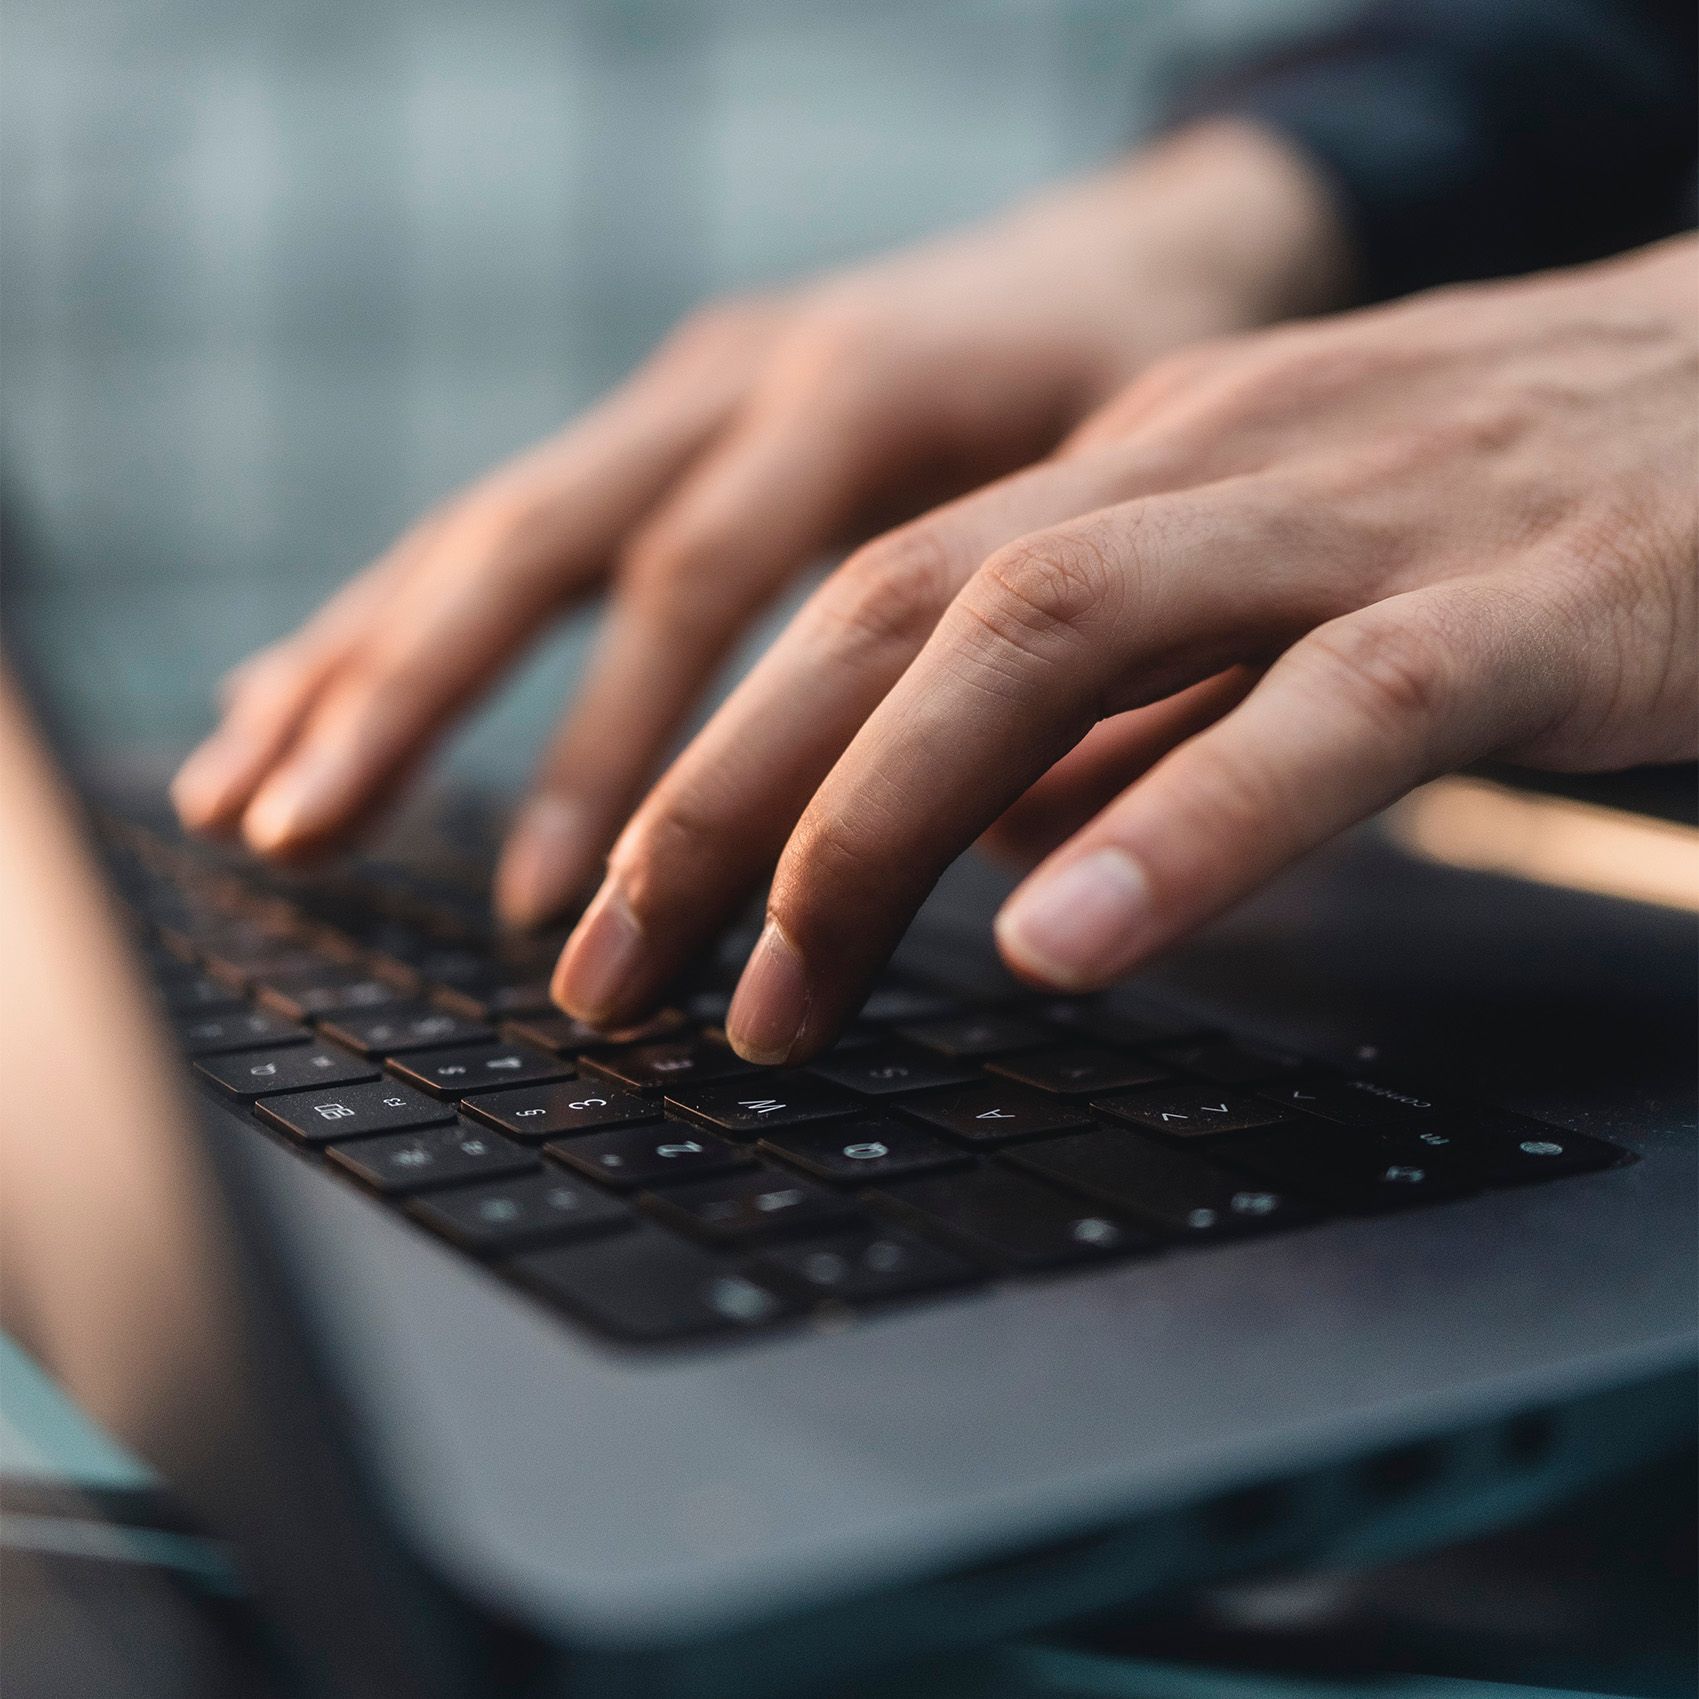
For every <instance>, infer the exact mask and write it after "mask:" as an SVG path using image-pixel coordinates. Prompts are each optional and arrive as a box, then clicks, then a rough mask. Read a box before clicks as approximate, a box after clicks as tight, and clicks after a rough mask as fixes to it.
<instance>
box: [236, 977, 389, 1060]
mask: <svg viewBox="0 0 1699 1699" xmlns="http://www.w3.org/2000/svg"><path fill="white" fill-rule="evenodd" d="M254 994H255V996H256V997H258V998H259V1000H260V1002H261V1003H263V1004H264V1005H265V1006H266V1007H267V1008H268V1009H272V1010H275V1011H276V1013H278V1014H280V1015H282V1016H283V1017H284V1019H285V1020H291V1021H310V1020H314V1019H316V1018H317V1017H318V1016H320V1015H330V1014H336V1013H339V1012H342V1011H347V1012H349V1013H355V1012H358V1011H359V1010H362V1009H379V1008H384V1007H386V1006H387V1005H389V1004H391V1003H398V1002H400V1001H401V993H400V992H399V991H398V990H397V989H396V988H395V986H393V985H392V984H391V983H390V982H389V981H388V980H387V979H379V978H377V976H376V975H374V974H370V973H367V972H365V971H364V970H363V969H361V968H356V967H348V966H340V965H335V964H331V965H321V966H320V967H319V968H317V969H315V970H314V971H313V972H311V973H295V974H286V975H278V976H277V977H275V978H270V979H267V980H266V981H265V982H264V983H263V984H261V985H259V986H257V987H256V988H255V993H254ZM339 1042H346V1041H345V1040H339Z"/></svg>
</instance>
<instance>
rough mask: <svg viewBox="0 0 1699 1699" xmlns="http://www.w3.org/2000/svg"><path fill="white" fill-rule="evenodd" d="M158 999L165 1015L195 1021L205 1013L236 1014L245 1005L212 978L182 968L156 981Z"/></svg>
mask: <svg viewBox="0 0 1699 1699" xmlns="http://www.w3.org/2000/svg"><path fill="white" fill-rule="evenodd" d="M159 1000H160V1002H161V1003H163V1004H164V1006H165V1012H166V1014H168V1015H179V1016H185V1017H193V1018H194V1019H195V1020H197V1021H199V1020H205V1019H206V1018H207V1017H208V1016H209V1015H233V1014H239V1013H241V1012H242V1011H243V1010H244V1009H245V1008H246V1007H247V1005H246V1004H245V1003H243V1001H242V999H241V998H240V997H238V996H236V995H235V994H234V993H232V992H231V991H230V990H228V989H227V988H226V987H225V986H222V985H220V984H219V983H218V981H217V980H216V979H208V978H207V976H206V975H205V974H204V973H190V972H186V971H185V972H182V973H181V974H180V976H173V977H172V978H171V979H170V980H167V981H163V982H162V983H161V984H160V987H159Z"/></svg>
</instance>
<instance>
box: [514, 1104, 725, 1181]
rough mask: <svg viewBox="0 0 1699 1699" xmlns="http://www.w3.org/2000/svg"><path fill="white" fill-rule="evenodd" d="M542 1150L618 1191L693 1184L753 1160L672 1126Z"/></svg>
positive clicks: (711, 1137)
mask: <svg viewBox="0 0 1699 1699" xmlns="http://www.w3.org/2000/svg"><path fill="white" fill-rule="evenodd" d="M543 1149H544V1150H546V1151H547V1152H548V1154H549V1155H550V1156H552V1157H554V1158H555V1160H556V1161H557V1162H564V1163H566V1164H567V1166H568V1167H570V1168H576V1169H577V1170H578V1172H579V1173H580V1174H588V1175H590V1176H591V1178H592V1179H596V1180H600V1181H601V1182H602V1184H603V1185H605V1186H614V1187H617V1188H618V1189H619V1190H621V1191H635V1190H637V1189H638V1188H640V1187H644V1186H660V1185H667V1184H671V1183H672V1182H674V1181H679V1180H698V1179H701V1178H703V1177H704V1176H706V1175H709V1174H723V1173H726V1172H728V1171H730V1170H731V1169H733V1168H743V1167H747V1166H748V1165H749V1164H750V1163H751V1162H752V1161H753V1160H754V1159H753V1158H752V1157H751V1156H750V1155H749V1153H748V1152H747V1151H745V1150H743V1149H741V1148H740V1147H739V1146H737V1145H735V1144H727V1143H726V1141H725V1140H724V1139H722V1138H720V1137H719V1136H718V1135H717V1134H714V1133H704V1132H699V1131H698V1130H697V1129H696V1128H695V1127H683V1126H680V1125H679V1123H678V1122H677V1121H657V1122H651V1123H650V1124H649V1125H648V1126H646V1127H618V1128H614V1129H612V1130H611V1131H609V1132H605V1133H588V1134H586V1135H585V1136H584V1137H582V1138H573V1139H559V1140H557V1141H556V1142H555V1143H553V1144H547V1145H544V1146H543Z"/></svg>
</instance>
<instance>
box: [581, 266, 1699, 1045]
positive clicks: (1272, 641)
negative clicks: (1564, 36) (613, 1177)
mask: <svg viewBox="0 0 1699 1699" xmlns="http://www.w3.org/2000/svg"><path fill="white" fill-rule="evenodd" d="M1696 260H1699V239H1691V238H1683V239H1680V240H1677V241H1673V242H1668V243H1664V244H1662V245H1659V246H1657V247H1654V248H1651V249H1647V250H1643V251H1642V252H1640V253H1637V254H1634V255H1631V256H1629V257H1627V258H1624V259H1620V260H1616V261H1611V262H1608V263H1606V264H1601V265H1597V266H1592V267H1587V268H1584V269H1581V270H1577V271H1573V272H1568V273H1562V274H1552V275H1548V276H1545V277H1541V278H1536V279H1533V280H1529V281H1519V282H1513V283H1501V284H1492V285H1484V286H1475V287H1470V288H1464V289H1454V290H1444V291H1440V292H1436V293H1434V294H1431V295H1426V296H1420V297H1416V298H1414V299H1411V300H1409V301H1406V302H1402V303H1399V304H1396V305H1393V306H1390V307H1384V308H1378V309H1374V310H1370V311H1366V312H1361V313H1356V314H1351V315H1348V316H1343V317H1339V318H1336V319H1332V320H1327V321H1322V322H1317V323H1312V324H1308V325H1301V326H1297V327H1293V328H1288V329H1283V330H1276V331H1272V332H1266V333H1260V334H1256V335H1251V336H1245V337H1239V338H1235V339H1233V340H1230V341H1226V342H1222V343H1217V344H1215V345H1213V346H1209V347H1205V348H1203V349H1200V350H1196V351H1193V352H1189V353H1186V354H1183V355H1181V356H1179V357H1177V358H1174V359H1171V360H1169V361H1167V362H1165V363H1162V364H1160V365H1159V366H1157V367H1156V368H1154V369H1153V370H1152V371H1151V372H1150V373H1149V374H1148V375H1146V376H1145V377H1143V378H1141V379H1140V380H1139V381H1138V382H1136V383H1135V384H1134V385H1133V386H1132V387H1131V388H1130V389H1128V390H1127V391H1126V392H1125V393H1123V394H1122V395H1121V396H1120V397H1119V398H1118V399H1117V400H1116V401H1114V402H1112V403H1111V404H1110V405H1109V406H1108V407H1107V408H1105V409H1104V410H1103V411H1101V412H1100V413H1099V414H1098V415H1096V417H1095V418H1093V419H1092V420H1091V421H1089V422H1088V423H1087V424H1086V425H1085V426H1084V427H1083V428H1082V429H1081V430H1079V431H1078V432H1077V433H1076V434H1075V436H1074V437H1073V439H1072V440H1071V441H1070V442H1069V443H1068V444H1067V445H1065V446H1064V448H1063V449H1062V450H1061V451H1060V452H1059V453H1058V454H1057V455H1056V456H1054V457H1053V458H1051V459H1049V460H1047V461H1045V462H1043V463H1041V464H1039V465H1037V466H1035V467H1033V468H1031V469H1029V470H1027V471H1025V472H1022V473H1019V474H1016V475H1015V476H1013V477H1010V478H1006V479H1004V480H1002V481H1000V482H998V483H996V484H993V485H990V486H989V487H987V488H985V489H983V490H981V491H979V492H977V493H975V494H973V495H971V496H967V497H964V498H962V499H961V500H959V501H956V502H954V503H952V504H950V505H948V506H946V507H943V508H941V509H938V510H937V511H935V512H933V513H932V514H930V515H928V516H926V517H925V518H923V519H920V520H917V521H915V522H914V523H912V524H910V525H907V526H904V527H903V528H901V529H899V530H897V531H893V532H890V533H888V534H887V535H886V536H884V537H883V538H881V539H879V540H877V541H875V542H873V543H871V544H869V545H868V546H867V547H865V548H863V549H862V550H860V551H859V552H858V553H857V554H855V555H854V556H852V557H851V558H850V560H849V561H848V562H847V563H846V564H845V565H844V566H843V567H842V568H841V569H840V570H839V571H838V572H837V573H836V574H835V575H834V576H833V578H832V579H830V580H829V581H828V582H827V583H826V585H825V586H823V587H822V589H821V590H820V591H819V592H818V593H817V594H816V595H815V596H814V597H813V598H812V600H811V601H810V602H809V604H808V605H807V606H806V607H805V608H804V609H803V610H802V612H801V613H799V614H798V616H797V617H796V619H795V620H794V621H793V623H792V624H791V626H790V627H789V629H788V631H787V632H786V633H785V635H784V636H783V637H782V638H781V639H780V641H779V642H778V643H777V644H776V645H775V646H774V647H773V649H772V650H771V651H770V652H769V653H768V655H767V656H766V657H765V658H764V660H763V661H762V663H761V664H760V665H759V666H758V667H757V668H756V670H755V671H754V672H753V673H752V674H751V675H750V676H749V677H748V678H747V679H746V680H745V682H744V683H743V685H742V686H741V688H740V689H739V690H738V691H737V692H736V693H735V694H734V695H733V697H732V698H731V700H730V701H729V702H727V704H726V705H725V706H724V707H723V708H722V710H721V711H720V712H719V713H718V715H716V717H715V718H714V719H713V721H712V722H711V723H710V724H709V726H708V727H707V728H706V729H705V730H704V731H703V732H702V733H701V735H700V736H699V737H697V739H696V740H695V742H694V743H693V744H692V745H691V746H690V747H689V748H688V749H687V750H686V751H685V752H684V754H683V755H682V756H681V757H680V758H679V760H678V761H677V762H676V763H675V764H674V766H673V767H672V769H671V770H670V771H669V772H668V773H667V775H666V776H665V777H664V778H663V779H662V781H661V782H660V784H659V785H658V786H657V787H656V788H655V789H654V790H653V791H652V792H651V794H650V795H649V797H648V799H647V800H646V801H645V802H644V803H643V805H642V806H641V807H640V808H639V810H638V812H637V813H636V815H635V816H634V817H633V819H632V820H631V822H630V824H629V825H628V827H627V828H626V830H625V831H624V833H623V834H622V836H621V837H620V839H619V842H618V844H617V845H616V847H615V849H614V852H613V855H612V857H611V859H610V863H609V871H608V876H607V879H606V882H605V883H604V884H603V886H602V889H601V891H600V893H599V894H598V896H597V898H596V901H595V902H594V903H593V904H592V906H591V908H590V910H589V912H588V913H587V914H586V916H585V918H584V920H583V922H582V923H581V924H580V926H579V928H578V930H577V931H576V932H575V933H574V934H573V937H572V938H571V940H570V941H569V943H568V945H567V947H566V951H565V953H564V954H563V956H562V958H561V963H560V967H559V969H558V971H557V975H556V980H555V993H556V996H557V997H558V999H559V1000H560V1001H561V1002H562V1003H563V1004H564V1005H565V1007H566V1008H568V1009H569V1010H570V1011H571V1012H572V1013H574V1014H576V1015H579V1016H581V1017H583V1018H585V1019H587V1020H591V1021H594V1022H596V1023H598V1024H601V1025H617V1024H619V1023H621V1022H624V1021H628V1020H630V1019H632V1018H634V1017H635V1016H637V1015H638V1014H640V1013H641V1012H642V1011H643V1009H644V1007H645V1005H646V1004H647V1003H648V1002H650V1001H651V1000H652V999H653V998H654V997H656V996H657V995H658V994H659V992H660V991H661V990H662V988H663V987H664V985H665V983H666V981H667V979H668V978H669V977H670V976H671V974H672V973H674V972H675V971H676V970H677V969H678V968H679V967H680V966H681V965H682V963H683V962H684V961H685V960H686V959H687V958H688V956H689V955H690V954H691V953H692V952H693V951H694V950H696V949H697V948H699V947H700V946H701V945H702V943H703V942H704V941H705V940H706V938H707V937H708V936H709V935H710V934H711V933H712V931H713V930H714V929H715V928H716V927H717V926H718V925H719V924H721V923H722V922H723V920H724V919H725V917H726V916H727V914H728V913H729V912H731V911H732V910H733V909H734V908H735V906H736V905H737V904H738V903H739V901H740V900H741V899H743V898H744V897H745V896H746V895H747V893H748V891H749V890H750V889H751V888H752V887H754V886H755V885H756V884H757V883H758V882H759V881H760V880H761V879H762V877H763V876H764V875H765V874H767V872H768V871H769V870H770V869H771V868H772V867H773V865H774V862H775V858H776V861H777V871H776V873H775V874H774V876H773V879H772V885H771V895H770V898H769V905H768V924H767V926H766V929H765V930H764V932H763V934H762V937H761V941H760V942H759V944H758V945H757V946H756V949H755V952H754V954H753V956H752V957H751V959H750V963H749V965H748V967H747V968H746V969H745V972H744V975H743V979H742V981H741V983H740V985H739V988H738V992H737V996H736V999H735V1001H734V1003H733V1006H732V1011H731V1015H730V1017H729V1020H728V1031H729V1036H730V1038H731V1041H732V1043H733V1044H734V1046H735V1047H736V1048H737V1050H738V1051H739V1053H740V1054H742V1055H744V1056H745V1057H747V1058H749V1059H750V1060H753V1061H757V1062H764V1063H782V1062H796V1061H799V1060H801V1059H803V1058H805V1057H806V1056H808V1055H810V1054H813V1053H814V1052H816V1051H818V1050H819V1049H821V1048H822V1047H823V1046H824V1045H826V1044H827V1043H828V1042H830V1040H831V1038H832V1035H833V1033H834V1032H835V1030H836V1029H837V1027H838V1026H839V1025H840V1024H841V1023H842V1021H843V1020H844V1019H845V1018H846V1017H847V1016H848V1015H849V1014H850V1013H851V1012H852V1011H853V1010H854V1009H855V1008H856V1006H857V1004H858V1002H859V999H860V997H861V995H862V993H863V992H864V990H865V987H866V984H867V982H868V980H869V979H870V977H871V976H872V974H873V973H874V972H875V971H876V969H877V967H878V965H879V963H880V962H881V961H882V959H883V958H884V956H885V955H886V954H887V953H888V951H889V950H890V948H891V947H892V945H893V944H894V943H895V941H896V939H897V938H898V937H899V936H900V934H901V932H902V930H903V928H904V926H905V925H906V924H907V922H908V920H909V918H910V917H911V915H912V913H913V912H914V910H915V908H916V907H917V906H918V905H919V903H920V902H921V900H922V899H923V898H924V897H925V895H926V893H927V891H928V890H929V889H930V888H931V886H932V884H933V882H934V881H935V880H936V878H937V877H938V875H939V873H940V872H941V871H942V870H943V868H944V867H945V866H946V865H947V864H948V863H949V862H950V861H951V860H952V859H953V858H954V857H955V856H956V855H957V854H958V853H959V852H960V851H961V850H962V849H964V848H965V847H966V846H967V845H968V844H969V843H971V842H972V841H973V840H974V839H975V838H976V837H977V836H978V835H979V834H981V833H982V832H984V831H986V830H987V828H989V827H992V826H993V824H994V823H995V822H997V821H998V820H999V817H1001V816H1004V815H1005V813H1006V811H1008V810H1010V809H1011V808H1012V807H1013V808H1015V813H1014V814H1013V815H1011V816H1009V820H1008V823H1007V825H1006V826H1005V828H1004V830H1005V833H1006V835H1019V836H1020V837H1022V838H1023V839H1024V840H1025V841H1027V842H1028V843H1029V844H1036V847H1038V848H1040V849H1047V850H1048V852H1049V853H1048V854H1047V855H1046V857H1045V859H1044V860H1043V862H1042V863H1041V864H1040V865H1039V867H1038V868H1037V870H1036V871H1035V872H1033V873H1032V874H1031V875H1030V876H1029V877H1028V878H1027V880H1026V882H1025V883H1024V884H1023V885H1022V886H1021V888H1020V889H1019V890H1018V891H1017V892H1016V893H1015V895H1014V896H1013V897H1012V898H1011V899H1010V900H1009V902H1008V904H1007V905H1006V906H1005V908H1004V909H1003V912H1002V914H1001V916H1000V917H999V920H998V926H997V936H998V941H999V944H1000V946H1001V949H1002V951H1003V954H1004V957H1005V958H1006V959H1007V961H1008V962H1009V964H1010V965H1011V966H1012V967H1013V968H1014V969H1015V970H1016V971H1017V972H1018V973H1020V974H1021V975H1023V976H1024V977H1026V978H1027V979H1029V980H1032V981H1034V982H1036V983H1038V984H1042V985H1047V986H1054V987H1059V988H1064V989H1067V990H1083V989H1088V988H1092V987H1096V986H1100V985H1103V984H1104V983H1106V982H1108V981H1109V980H1111V979H1113V978H1116V977H1118V976H1119V975H1121V974H1123V973H1125V972H1126V971H1128V970H1129V969H1131V968H1133V967H1134V966H1136V965H1137V964H1138V963H1140V962H1142V961H1143V960H1145V959H1146V958H1147V957H1149V956H1150V955H1152V954H1153V953H1154V952H1156V951H1158V950H1160V949H1162V948H1163V947H1164V946H1165V945H1167V944H1169V943H1172V942H1173V941H1174V940H1176V939H1178V938H1179V937H1181V936H1182V935H1184V934H1185V933H1187V932H1189V931H1190V930H1191V929H1192V928H1194V927H1196V926H1197V925H1199V924H1200V923H1201V922H1202V921H1204V920H1206V919H1208V918H1209V917H1210V916H1211V915H1213V914H1215V913H1216V912H1218V911H1219V910H1221V909H1222V908H1224V907H1225V906H1226V905H1227V904H1229V903H1231V902H1233V901H1234V900H1235V899H1237V898H1239V897H1241V896H1243V895H1245V894H1246V893H1247V892H1248V891H1250V890H1251V889H1253V888H1254V887H1255V886H1257V885H1258V884H1260V883H1262V882H1263V881H1264V880H1266V879H1267V878H1269V877H1270V875H1272V874H1273V873H1275V872H1277V871H1278V870H1279V869H1280V868H1282V867H1283V866H1285V865H1286V864H1287V863H1289V862H1290V861H1292V860H1293V859H1294V858H1295V857H1296V856H1298V855H1300V854H1302V853H1303V852H1304V851H1306V850H1308V849H1310V848H1312V847H1313V846H1315V845H1317V844H1320V843H1321V842H1323V841H1324V840H1325V839H1327V838H1329V837H1330V836H1332V835H1333V834H1335V833H1337V832H1338V831H1340V830H1341V829H1343V828H1344V827H1346V826H1348V825H1350V824H1351V823H1353V822H1355V821H1357V820H1360V819H1362V818H1363V817H1365V816H1366V815H1368V814H1370V813H1372V812H1373V811H1375V810H1376V809H1378V808H1380V807H1382V806H1384V805H1385V804H1387V803H1389V802H1391V801H1392V800H1393V799H1395V798H1396V797H1397V796H1399V795H1400V794H1401V793H1402V792H1404V791H1405V790H1407V789H1409V788H1410V787H1411V786H1413V785H1415V784H1418V783H1420V782H1421V781H1423V780H1425V779H1427V778H1430V777H1432V776H1434V775H1436V774H1438V773H1440V772H1443V771H1445V770H1447V769H1450V768H1453V767H1456V766H1459V765H1461V764H1463V763H1466V762H1469V761H1472V760H1475V759H1477V758H1479V757H1483V756H1487V755H1498V756H1502V757H1506V758H1509V759H1511V760H1515V761H1519V762H1522V763H1525V764H1528V765H1533V766H1543V767H1550V768H1558V769H1570V770H1590V769H1605V768H1614V767H1624V766H1631V765H1636V764H1639V763H1642V762H1654V761H1672V760H1679V759H1684V758H1687V757H1690V756H1692V755H1693V753H1694V752H1695V741H1696V739H1695V728H1696V722H1699V682H1696V675H1695V662H1694V655H1695V607H1696V601H1699V595H1696V570H1695V569H1696V564H1699V491H1696V487H1695V482H1694V477H1693V472H1694V466H1695V463H1696V454H1699V408H1696V400H1695V372H1696V369H1699V312H1696V301H1699V290H1696V281H1699V276H1696V265H1695V262H1696ZM1034 786H1036V788H1035V789H1031V790H1030V794H1028V797H1027V801H1026V802H1025V803H1024V804H1023V803H1021V799H1022V797H1023V794H1024V793H1029V787H1034ZM1017 805H1018V806H1017Z"/></svg>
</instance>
